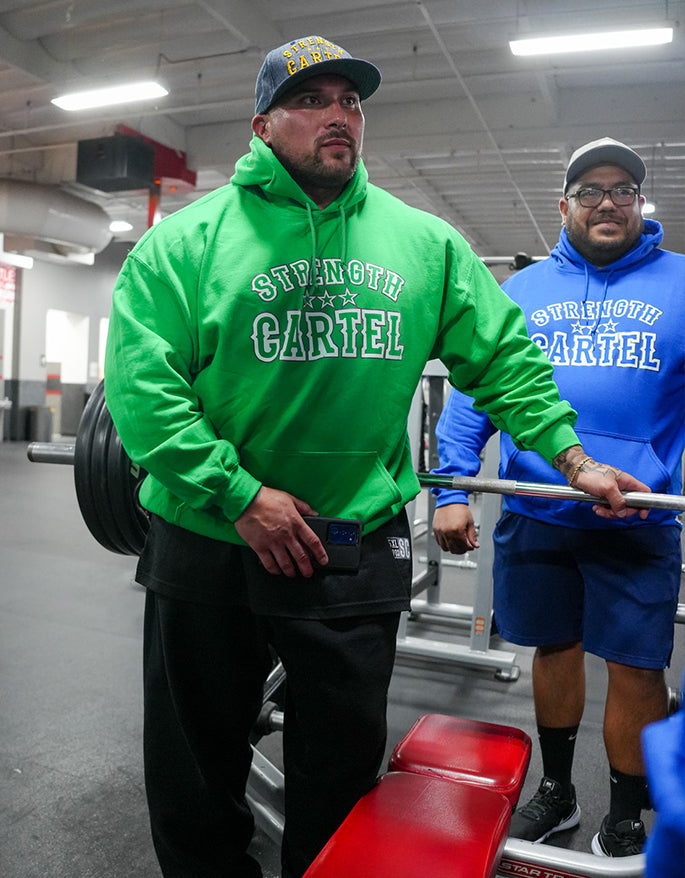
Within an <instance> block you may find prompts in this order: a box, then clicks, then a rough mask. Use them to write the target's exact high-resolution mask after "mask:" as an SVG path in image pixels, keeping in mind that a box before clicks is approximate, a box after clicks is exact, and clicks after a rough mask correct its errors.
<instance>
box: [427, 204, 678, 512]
mask: <svg viewBox="0 0 685 878" xmlns="http://www.w3.org/2000/svg"><path fill="white" fill-rule="evenodd" d="M662 238H663V230H662V228H661V225H660V224H659V223H657V222H654V221H653V220H646V221H645V224H644V232H643V234H642V235H641V237H640V239H639V241H638V242H637V243H636V245H635V246H634V247H633V248H632V249H631V250H630V251H629V252H628V253H626V254H625V255H624V256H622V257H621V259H619V260H617V261H616V262H613V263H612V264H610V265H607V266H604V267H602V268H598V267H597V266H594V265H591V264H590V263H589V262H587V260H585V259H584V258H583V257H582V256H581V255H580V254H579V253H578V251H577V250H576V249H575V248H574V247H573V246H572V245H571V243H570V242H569V240H568V237H567V235H566V229H565V228H564V229H562V232H561V236H560V239H559V243H558V244H557V245H556V247H555V248H554V250H552V253H551V256H550V258H549V259H545V260H543V261H541V262H537V263H534V264H533V265H531V266H529V267H528V268H525V269H523V270H522V271H520V272H519V273H518V274H516V275H514V276H513V277H511V278H510V279H509V280H507V281H506V283H505V284H504V285H503V288H504V290H505V291H506V292H507V294H508V295H509V296H510V297H511V298H512V299H513V300H514V301H515V302H517V303H518V304H519V305H520V306H521V308H522V309H523V311H524V313H525V316H526V322H527V324H528V332H529V334H530V336H531V338H532V339H533V340H534V341H535V342H536V343H537V344H538V345H539V346H540V347H541V348H542V350H543V351H545V353H546V354H547V356H548V357H549V359H550V361H551V363H552V365H553V367H554V379H555V381H556V383H557V385H558V386H559V389H560V391H561V396H562V398H564V399H567V400H568V401H569V402H570V403H571V405H572V406H573V408H574V409H576V411H577V412H578V413H579V415H578V422H577V424H576V428H575V429H576V433H577V434H578V436H579V437H580V440H581V442H582V444H583V448H584V449H585V450H586V451H587V453H588V454H590V455H592V457H593V458H594V459H595V460H599V461H602V462H603V463H611V464H612V465H614V466H617V467H619V468H621V469H623V470H625V471H626V472H629V473H631V474H632V475H634V476H636V477H637V478H638V479H640V480H641V481H643V482H644V483H645V484H647V485H649V487H650V488H651V489H652V491H657V492H659V493H669V494H680V493H681V489H682V474H681V457H682V454H683V446H684V445H685V256H683V255H681V254H677V253H671V252H669V251H667V250H660V249H658V248H659V244H660V243H661V241H662ZM494 432H495V427H494V426H493V425H492V424H491V422H490V420H489V419H488V417H487V416H486V415H485V414H483V413H481V412H478V411H476V410H474V408H473V407H472V400H471V399H470V398H469V397H467V396H464V395H463V394H461V393H459V392H458V391H452V393H451V395H450V397H449V399H448V401H447V404H446V406H445V408H444V410H443V413H442V416H441V418H440V421H439V424H438V428H437V435H438V450H439V454H440V464H441V466H440V468H439V469H436V470H435V472H437V473H439V474H446V475H475V474H476V473H477V472H478V470H479V467H480V459H479V453H480V452H481V451H482V449H483V447H484V445H485V443H486V442H487V440H488V439H489V437H490V436H491V435H492V434H493V433H494ZM499 472H500V477H501V478H506V479H516V480H517V481H528V482H556V483H560V484H566V482H565V479H564V478H563V477H562V476H561V475H560V474H559V473H558V472H557V471H556V470H554V469H553V468H552V467H551V466H550V465H549V464H548V463H546V462H545V461H544V460H543V459H542V458H541V457H540V456H539V455H538V454H536V453H535V452H534V451H521V450H519V449H517V448H516V446H515V445H514V443H513V442H512V440H511V437H510V436H509V435H508V434H505V433H502V434H501V442H500V468H499ZM434 492H435V493H436V494H437V495H438V501H437V503H438V506H444V505H445V504H447V503H465V502H467V499H466V494H465V493H464V492H461V491H453V490H446V489H434ZM504 508H505V509H507V510H509V511H511V512H516V513H519V514H521V515H527V516H529V517H530V518H536V519H539V520H541V521H547V522H549V523H551V524H559V525H564V526H567V527H576V528H605V527H636V526H640V525H643V524H644V525H647V524H649V525H654V524H671V523H673V522H674V520H675V516H676V513H675V512H671V511H669V510H657V509H652V510H651V511H650V514H649V516H648V517H647V519H646V520H645V521H642V520H641V519H640V518H639V517H638V516H632V517H631V518H629V519H626V520H605V519H602V518H599V517H598V516H596V515H595V514H594V513H593V512H592V508H591V505H590V504H588V503H577V502H573V501H560V500H550V499H541V498H530V497H516V496H515V497H506V498H505V500H504Z"/></svg>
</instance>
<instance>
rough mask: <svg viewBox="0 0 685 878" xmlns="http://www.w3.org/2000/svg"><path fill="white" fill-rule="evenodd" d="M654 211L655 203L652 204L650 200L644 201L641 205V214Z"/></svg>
mask: <svg viewBox="0 0 685 878" xmlns="http://www.w3.org/2000/svg"><path fill="white" fill-rule="evenodd" d="M655 212H656V204H652V202H651V201H645V203H644V204H643V205H642V215H643V216H649V214H650V213H655Z"/></svg>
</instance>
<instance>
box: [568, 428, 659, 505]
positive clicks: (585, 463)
mask: <svg viewBox="0 0 685 878" xmlns="http://www.w3.org/2000/svg"><path fill="white" fill-rule="evenodd" d="M553 463H554V466H555V467H556V468H557V469H558V470H559V472H560V473H561V474H562V475H563V476H565V477H566V479H567V480H568V482H569V484H570V485H571V486H572V487H574V488H578V490H580V491H585V493H586V494H592V495H593V496H595V497H603V498H604V499H605V500H606V501H607V502H608V503H609V504H610V506H609V508H607V507H606V506H593V507H592V509H593V511H594V512H595V514H596V515H598V516H599V517H600V518H628V517H629V516H631V515H635V513H636V512H638V513H639V515H640V518H642V519H645V518H647V516H648V515H649V509H635V508H633V507H632V506H627V505H626V501H625V499H624V498H623V496H622V494H621V491H646V492H649V491H650V489H649V488H648V487H647V485H645V484H643V482H640V481H638V479H636V478H635V477H634V476H631V475H630V474H629V473H624V472H621V470H620V469H617V468H616V467H614V466H611V465H610V464H607V463H598V462H597V461H596V460H593V459H592V458H591V457H589V456H588V455H587V454H586V453H585V452H584V451H583V448H582V446H581V445H572V446H571V447H570V448H567V449H566V450H565V451H562V452H561V454H559V455H557V457H555V458H554V461H553Z"/></svg>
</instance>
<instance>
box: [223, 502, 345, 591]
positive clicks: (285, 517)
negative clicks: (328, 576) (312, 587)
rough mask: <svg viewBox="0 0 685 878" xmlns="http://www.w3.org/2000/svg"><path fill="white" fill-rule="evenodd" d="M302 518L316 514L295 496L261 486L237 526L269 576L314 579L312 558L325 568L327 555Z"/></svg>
mask: <svg viewBox="0 0 685 878" xmlns="http://www.w3.org/2000/svg"><path fill="white" fill-rule="evenodd" d="M303 515H316V512H315V511H314V510H313V509H312V507H311V506H310V505H309V503H305V501H304V500H298V498H297V497H293V495H292V494H288V493H286V492H285V491H278V490H276V489H275V488H266V487H264V486H262V487H261V488H260V489H259V491H258V493H257V495H256V496H255V498H254V499H253V500H252V502H251V503H250V505H249V506H248V507H247V509H245V511H244V512H243V514H242V515H241V516H240V517H239V518H237V519H236V520H235V522H234V524H235V529H236V530H237V531H238V534H239V535H240V536H241V537H242V538H243V539H244V540H245V542H246V543H247V544H248V546H250V548H251V549H254V551H255V552H256V553H257V555H258V556H259V560H260V561H261V562H262V564H263V565H264V569H265V570H267V571H268V572H269V573H274V574H278V573H284V574H285V575H286V576H291V577H292V576H297V575H298V574H299V575H301V576H311V575H312V574H313V573H314V566H313V564H312V557H314V558H315V560H316V561H317V562H318V563H319V564H322V565H323V564H327V563H328V555H327V554H326V550H325V549H324V547H323V545H322V543H321V541H320V540H319V538H318V537H317V535H316V534H315V533H314V531H313V530H312V529H311V528H310V527H308V526H307V524H306V522H305V521H304V520H303V519H302V516H303ZM307 550H309V551H307Z"/></svg>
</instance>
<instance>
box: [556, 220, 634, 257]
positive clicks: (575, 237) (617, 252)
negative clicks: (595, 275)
mask: <svg viewBox="0 0 685 878" xmlns="http://www.w3.org/2000/svg"><path fill="white" fill-rule="evenodd" d="M642 229H643V224H642V222H640V224H639V227H637V228H634V229H631V228H626V234H624V235H622V236H621V237H619V238H599V237H590V234H589V232H588V230H587V229H585V228H583V227H581V226H578V225H576V223H575V222H569V218H568V217H567V220H566V235H567V237H568V239H569V241H570V243H571V244H572V245H573V247H574V248H575V249H576V250H577V251H578V252H579V253H580V255H581V256H582V257H583V258H584V259H587V261H588V262H590V263H592V265H597V266H599V267H602V266H605V265H610V264H611V263H612V262H616V261H617V260H618V259H620V258H621V257H622V256H623V255H624V254H625V253H627V252H628V251H629V250H630V249H631V248H632V247H633V246H634V245H635V244H636V243H637V241H638V239H639V237H640V235H641V234H642Z"/></svg>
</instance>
